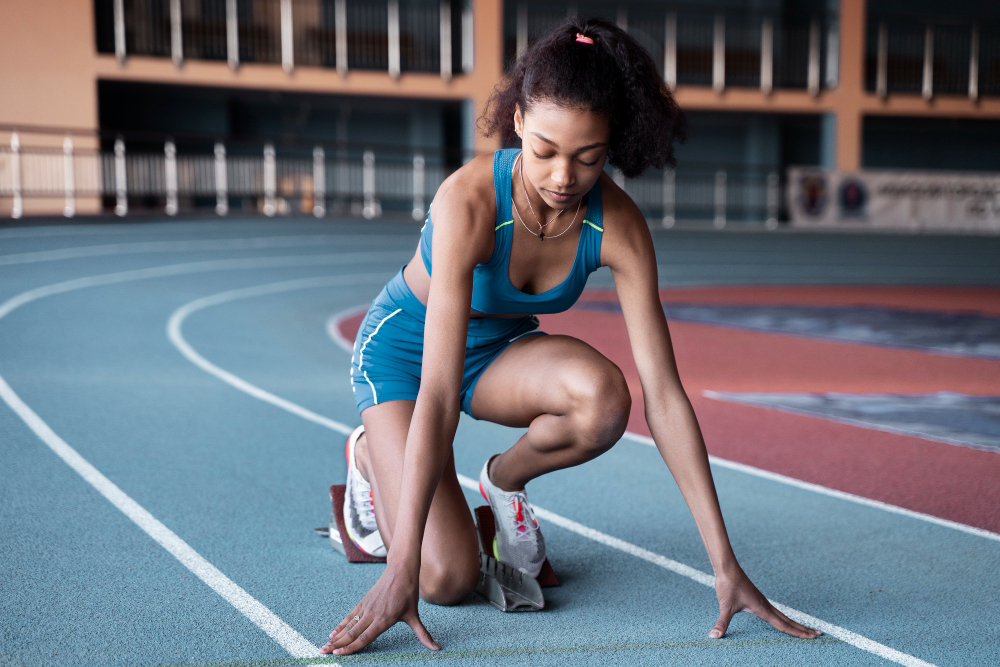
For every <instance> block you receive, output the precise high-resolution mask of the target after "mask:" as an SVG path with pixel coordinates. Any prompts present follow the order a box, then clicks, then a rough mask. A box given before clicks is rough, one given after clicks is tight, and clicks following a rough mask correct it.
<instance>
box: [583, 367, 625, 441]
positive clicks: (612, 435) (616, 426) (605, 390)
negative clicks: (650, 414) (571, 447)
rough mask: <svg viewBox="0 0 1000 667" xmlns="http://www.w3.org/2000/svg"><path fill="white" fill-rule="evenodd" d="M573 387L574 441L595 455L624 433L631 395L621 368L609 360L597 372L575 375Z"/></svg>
mask: <svg viewBox="0 0 1000 667" xmlns="http://www.w3.org/2000/svg"><path fill="white" fill-rule="evenodd" d="M577 380H578V382H577V383H576V384H575V387H574V389H573V394H574V410H573V413H574V422H575V423H576V424H577V426H578V437H577V444H578V446H579V447H581V448H584V449H586V450H587V451H588V452H590V453H591V454H592V455H594V456H597V455H599V454H603V453H604V452H606V451H607V450H609V449H610V448H611V447H612V446H613V445H614V444H615V443H616V442H618V440H619V439H620V438H621V437H622V435H623V434H624V433H625V428H626V427H627V426H628V417H629V412H630V411H631V410H632V396H631V394H630V393H629V390H628V384H627V383H626V382H625V376H624V375H623V374H622V372H621V370H620V369H619V368H618V367H617V366H615V365H614V364H613V363H611V362H610V361H609V362H608V363H607V367H606V368H603V369H601V370H600V372H590V373H587V374H586V375H585V376H584V377H581V378H578V379H577Z"/></svg>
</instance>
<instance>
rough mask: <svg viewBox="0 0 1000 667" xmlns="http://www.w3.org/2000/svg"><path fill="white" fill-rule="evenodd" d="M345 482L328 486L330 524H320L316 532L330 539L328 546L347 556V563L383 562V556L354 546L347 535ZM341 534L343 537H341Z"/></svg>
mask: <svg viewBox="0 0 1000 667" xmlns="http://www.w3.org/2000/svg"><path fill="white" fill-rule="evenodd" d="M346 489H347V486H346V485H345V484H334V485H333V486H331V487H330V501H331V506H332V509H331V510H330V525H329V526H320V527H319V528H317V529H316V533H317V534H318V535H320V536H321V537H328V538H329V539H330V546H331V547H333V548H334V549H335V550H337V551H339V552H340V553H342V554H344V555H345V556H347V561H348V562H349V563H384V562H385V558H379V557H378V556H370V555H368V554H366V553H365V552H364V551H362V550H361V549H359V548H358V547H357V546H355V544H354V541H353V540H351V539H350V538H348V537H346V536H347V526H345V525H344V491H345V490H346ZM342 536H343V537H342Z"/></svg>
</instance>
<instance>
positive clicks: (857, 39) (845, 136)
mask: <svg viewBox="0 0 1000 667" xmlns="http://www.w3.org/2000/svg"><path fill="white" fill-rule="evenodd" d="M866 14H867V6H866V2H865V0H840V26H841V30H840V35H841V43H840V67H839V73H840V81H839V85H838V86H837V92H836V111H835V113H836V116H837V118H836V122H835V127H834V134H835V142H836V144H835V145H836V157H835V159H834V160H833V163H834V164H835V165H836V167H837V169H842V170H853V169H858V168H860V167H861V152H862V146H861V128H862V112H861V105H862V102H863V99H864V96H865V21H866V18H867V16H866ZM826 123H827V121H824V126H823V127H824V130H823V134H824V137H825V136H826V132H827V130H826Z"/></svg>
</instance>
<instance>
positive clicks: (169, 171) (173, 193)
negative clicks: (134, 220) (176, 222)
mask: <svg viewBox="0 0 1000 667" xmlns="http://www.w3.org/2000/svg"><path fill="white" fill-rule="evenodd" d="M163 185H164V187H165V189H166V191H167V205H166V209H165V210H166V213H167V215H177V146H175V145H174V142H173V141H172V140H170V139H167V140H166V141H165V142H164V143H163Z"/></svg>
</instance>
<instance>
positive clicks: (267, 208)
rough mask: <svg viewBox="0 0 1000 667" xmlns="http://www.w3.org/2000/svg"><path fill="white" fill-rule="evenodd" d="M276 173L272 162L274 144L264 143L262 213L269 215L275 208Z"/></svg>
mask: <svg viewBox="0 0 1000 667" xmlns="http://www.w3.org/2000/svg"><path fill="white" fill-rule="evenodd" d="M277 180H278V177H277V173H276V169H275V164H274V144H272V143H271V142H268V143H266V144H264V215H266V216H268V217H271V216H272V215H274V213H275V211H276V210H277V208H276V207H275V205H274V193H275V190H277V189H278V188H277Z"/></svg>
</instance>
